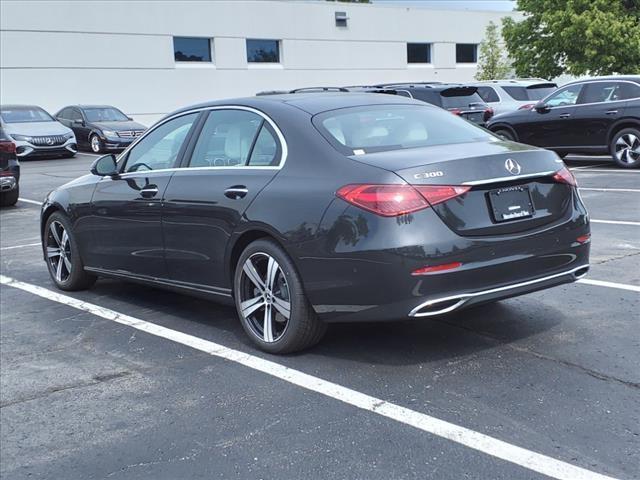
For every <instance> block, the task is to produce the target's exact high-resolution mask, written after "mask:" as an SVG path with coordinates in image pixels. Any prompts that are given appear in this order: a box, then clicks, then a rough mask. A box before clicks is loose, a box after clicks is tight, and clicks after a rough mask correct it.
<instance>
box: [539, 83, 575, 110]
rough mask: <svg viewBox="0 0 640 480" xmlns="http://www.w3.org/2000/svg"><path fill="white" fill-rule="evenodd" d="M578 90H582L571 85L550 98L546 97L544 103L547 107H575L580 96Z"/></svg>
mask: <svg viewBox="0 0 640 480" xmlns="http://www.w3.org/2000/svg"><path fill="white" fill-rule="evenodd" d="M580 90H582V85H571V86H569V87H566V88H561V89H560V90H558V91H557V92H555V93H554V94H553V95H551V96H550V97H547V99H546V100H545V102H544V103H545V104H546V105H547V106H549V107H567V106H571V105H575V104H576V102H577V101H578V97H579V96H580Z"/></svg>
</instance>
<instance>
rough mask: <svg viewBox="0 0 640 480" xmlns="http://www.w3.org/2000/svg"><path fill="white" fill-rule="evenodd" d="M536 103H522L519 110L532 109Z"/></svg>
mask: <svg viewBox="0 0 640 480" xmlns="http://www.w3.org/2000/svg"><path fill="white" fill-rule="evenodd" d="M534 105H535V103H525V104H524V105H520V106H519V107H518V110H531V109H532V108H533V106H534Z"/></svg>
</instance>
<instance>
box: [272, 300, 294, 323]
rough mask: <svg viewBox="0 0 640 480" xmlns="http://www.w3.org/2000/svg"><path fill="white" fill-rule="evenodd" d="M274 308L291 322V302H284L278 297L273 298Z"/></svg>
mask: <svg viewBox="0 0 640 480" xmlns="http://www.w3.org/2000/svg"><path fill="white" fill-rule="evenodd" d="M273 306H274V307H275V308H276V310H277V311H278V312H280V314H281V315H282V316H283V317H284V318H286V319H287V320H289V317H290V316H291V304H290V303H289V302H287V301H286V300H282V299H281V298H278V297H276V296H274V297H273Z"/></svg>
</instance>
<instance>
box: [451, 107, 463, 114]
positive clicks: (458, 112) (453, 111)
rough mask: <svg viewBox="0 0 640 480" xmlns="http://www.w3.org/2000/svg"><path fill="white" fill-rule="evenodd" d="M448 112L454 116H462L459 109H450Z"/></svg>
mask: <svg viewBox="0 0 640 480" xmlns="http://www.w3.org/2000/svg"><path fill="white" fill-rule="evenodd" d="M449 112H450V113H453V114H454V115H462V110H460V109H459V108H450V109H449Z"/></svg>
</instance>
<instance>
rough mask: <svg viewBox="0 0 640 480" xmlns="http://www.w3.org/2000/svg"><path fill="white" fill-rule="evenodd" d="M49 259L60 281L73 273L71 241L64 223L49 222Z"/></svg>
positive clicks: (47, 245)
mask: <svg viewBox="0 0 640 480" xmlns="http://www.w3.org/2000/svg"><path fill="white" fill-rule="evenodd" d="M46 248H47V261H48V262H49V266H50V268H51V271H52V272H53V274H54V276H55V278H56V281H57V282H58V283H63V282H65V281H66V280H67V279H68V278H69V275H71V269H72V268H73V267H72V264H71V243H70V242H69V235H68V234H67V230H66V229H65V228H64V226H63V225H62V223H60V222H57V221H54V222H51V224H49V231H48V232H47V239H46Z"/></svg>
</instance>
